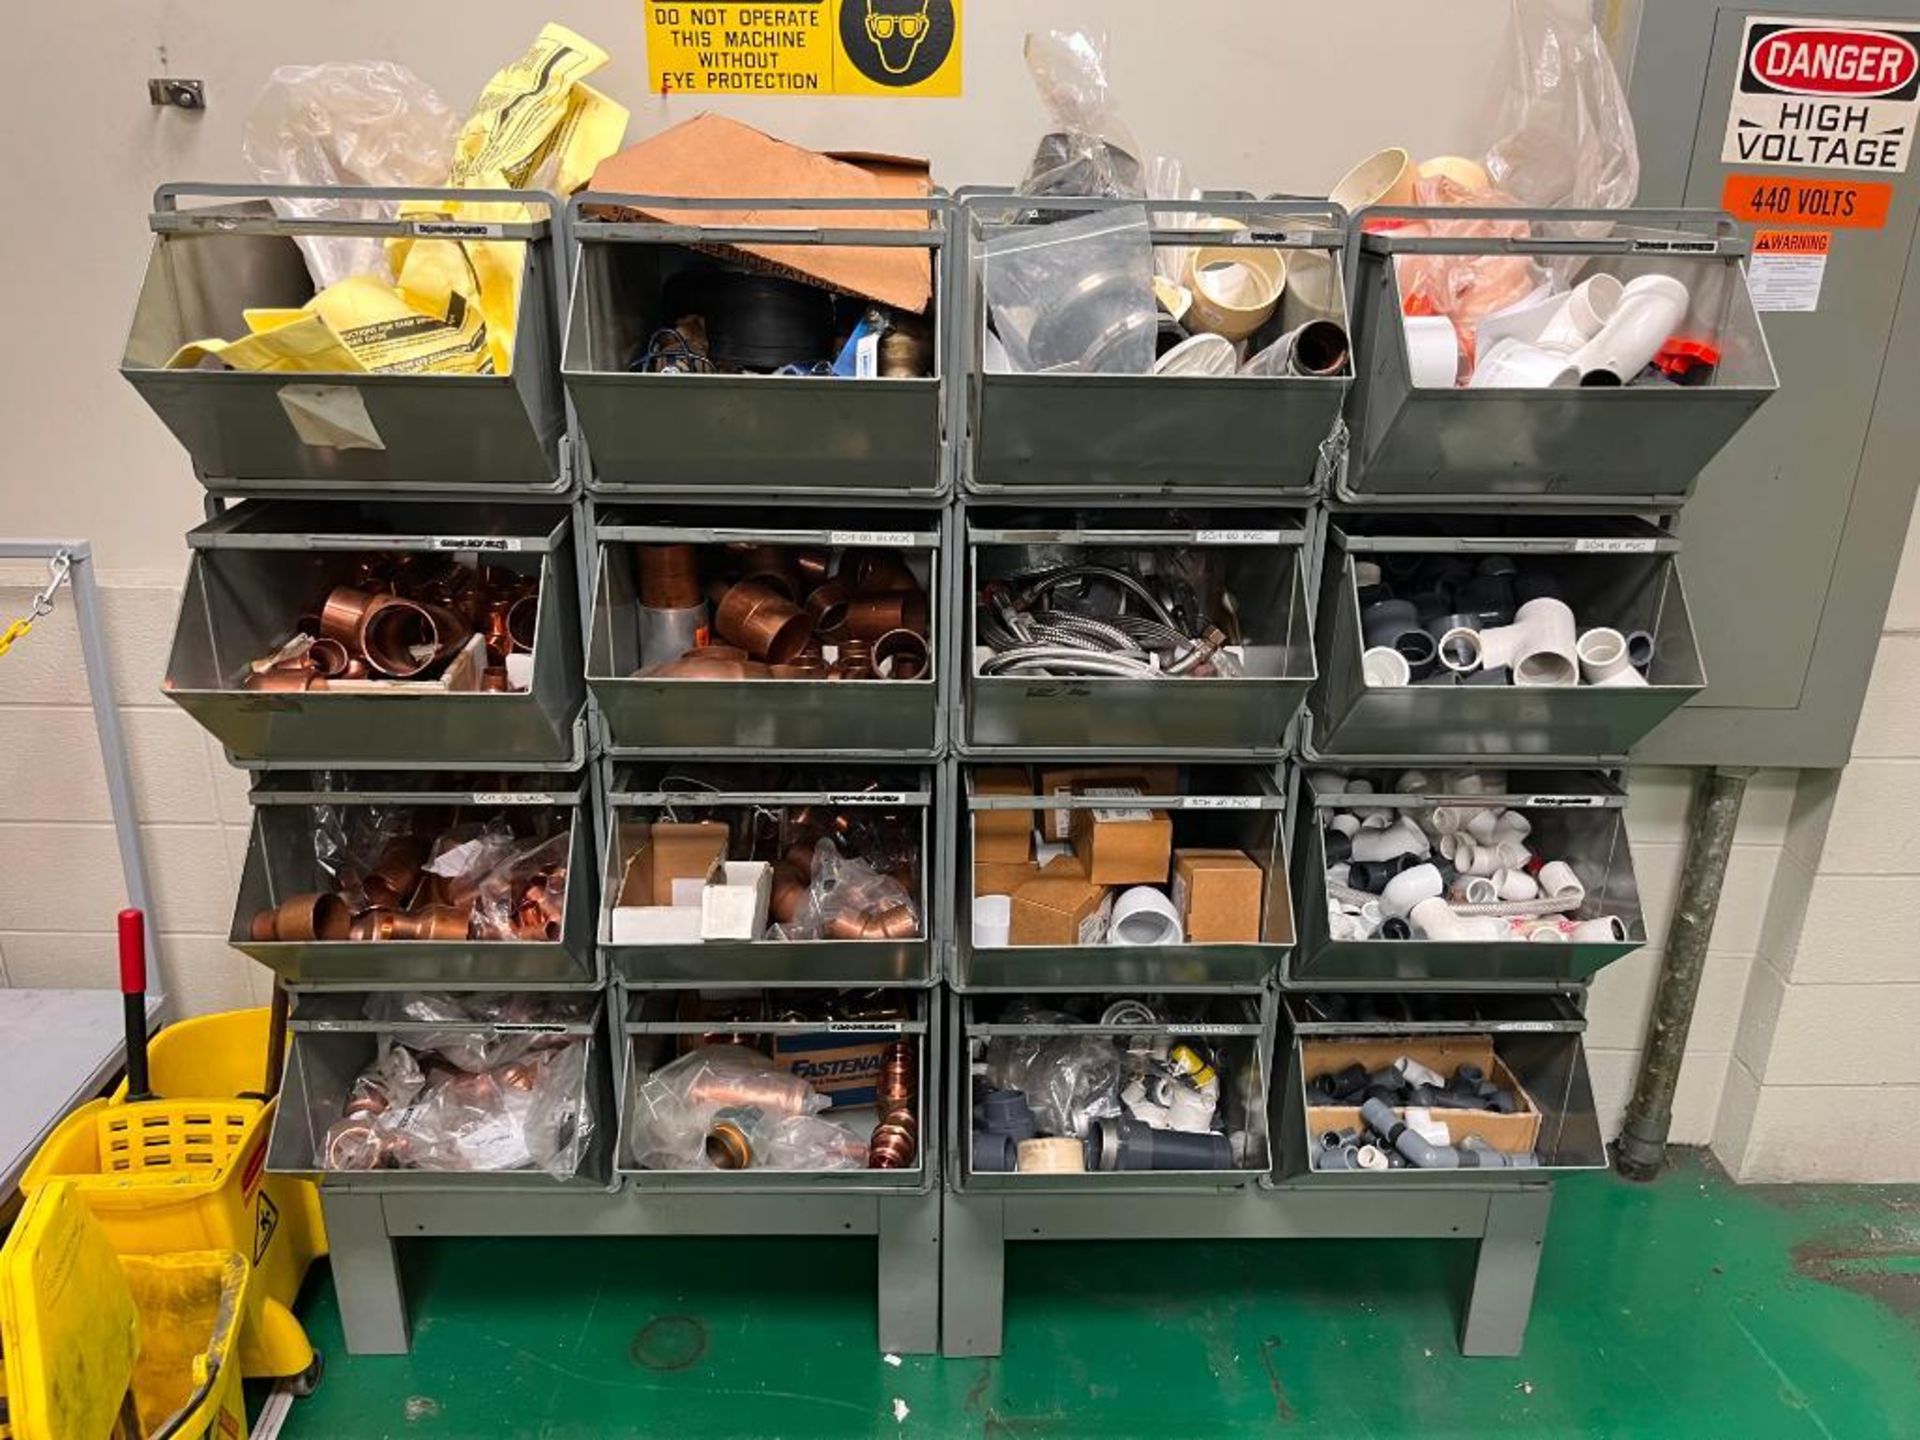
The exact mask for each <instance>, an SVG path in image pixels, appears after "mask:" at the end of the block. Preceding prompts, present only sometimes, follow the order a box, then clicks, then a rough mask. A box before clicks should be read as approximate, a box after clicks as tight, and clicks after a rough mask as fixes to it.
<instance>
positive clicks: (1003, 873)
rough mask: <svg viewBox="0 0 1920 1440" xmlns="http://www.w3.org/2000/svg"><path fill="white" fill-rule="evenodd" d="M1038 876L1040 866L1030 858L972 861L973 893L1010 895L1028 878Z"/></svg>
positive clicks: (1034, 878)
mask: <svg viewBox="0 0 1920 1440" xmlns="http://www.w3.org/2000/svg"><path fill="white" fill-rule="evenodd" d="M1039 878H1040V867H1039V866H1038V865H1037V864H1035V863H1034V862H1033V861H1031V860H976V861H974V862H973V893H974V894H975V895H1011V894H1013V892H1014V891H1016V890H1018V889H1019V888H1020V887H1021V886H1022V885H1024V884H1026V883H1027V882H1028V881H1029V880H1037V879H1039Z"/></svg>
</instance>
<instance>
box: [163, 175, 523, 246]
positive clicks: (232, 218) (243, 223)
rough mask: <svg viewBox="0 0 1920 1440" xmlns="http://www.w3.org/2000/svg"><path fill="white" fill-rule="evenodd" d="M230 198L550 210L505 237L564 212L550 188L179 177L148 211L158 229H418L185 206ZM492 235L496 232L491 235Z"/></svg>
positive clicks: (504, 227)
mask: <svg viewBox="0 0 1920 1440" xmlns="http://www.w3.org/2000/svg"><path fill="white" fill-rule="evenodd" d="M191 196H197V197H202V198H208V199H214V198H224V199H229V200H273V199H281V200H371V201H390V202H394V203H400V202H405V201H449V202H463V201H467V202H477V203H480V204H494V205H502V204H515V205H538V206H542V207H544V208H545V210H546V212H547V213H546V216H545V217H544V218H542V219H539V220H530V221H502V222H499V223H500V225H501V237H500V238H502V239H533V238H536V237H539V236H543V235H545V234H546V233H547V231H548V228H549V227H550V225H551V224H552V220H553V217H554V216H556V215H558V214H560V213H561V204H560V200H559V197H558V196H556V195H553V194H552V193H550V192H549V191H545V190H459V189H453V188H448V187H434V186H420V185H247V184H239V183H236V184H231V185H221V184H213V183H209V182H202V181H175V182H170V183H168V184H165V185H162V186H160V187H159V188H158V189H156V190H155V191H154V192H153V213H152V214H151V215H150V216H149V217H148V219H149V221H150V223H151V225H152V227H153V230H154V232H155V233H156V234H165V233H169V232H177V231H181V230H200V229H212V230H221V231H227V232H234V233H240V234H266V235H372V236H382V235H412V234H414V233H415V230H414V228H413V227H414V223H415V222H413V221H411V220H401V219H392V220H319V219H301V218H299V217H297V216H288V217H283V216H280V215H271V216H267V215H261V216H240V215H205V214H202V215H195V214H193V213H191V212H188V211H183V210H181V208H180V206H179V203H178V202H179V201H180V199H181V198H182V197H191ZM489 238H491V237H489Z"/></svg>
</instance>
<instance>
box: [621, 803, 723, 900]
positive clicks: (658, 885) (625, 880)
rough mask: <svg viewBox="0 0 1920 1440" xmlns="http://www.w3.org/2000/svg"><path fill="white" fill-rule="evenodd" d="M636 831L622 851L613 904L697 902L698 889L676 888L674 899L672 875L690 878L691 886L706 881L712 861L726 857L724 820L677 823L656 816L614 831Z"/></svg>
mask: <svg viewBox="0 0 1920 1440" xmlns="http://www.w3.org/2000/svg"><path fill="white" fill-rule="evenodd" d="M635 830H637V831H639V839H638V841H637V843H636V844H635V846H634V850H633V852H632V854H630V855H629V856H628V857H627V865H626V869H625V870H623V871H622V872H621V875H620V894H619V896H618V898H617V899H616V900H615V902H614V903H615V904H616V905H674V904H681V905H688V904H691V905H698V904H699V903H700V899H699V896H698V895H692V894H689V893H688V892H687V889H686V888H685V887H683V888H682V891H681V895H680V897H679V898H678V899H676V898H675V895H674V881H676V880H690V881H693V882H694V884H695V885H697V886H704V885H705V884H706V883H707V876H708V875H709V874H711V873H712V871H713V867H714V866H715V865H717V864H719V863H720V861H721V860H723V859H725V858H726V854H727V842H728V839H729V835H730V832H729V831H728V829H727V825H726V822H725V821H721V820H702V821H700V822H698V823H682V822H677V821H669V820H661V821H656V822H655V823H653V824H652V825H639V826H622V827H621V830H620V837H621V839H622V841H625V840H627V839H628V838H629V837H630V836H631V835H632V834H633V832H634V831H635Z"/></svg>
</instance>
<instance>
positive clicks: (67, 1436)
mask: <svg viewBox="0 0 1920 1440" xmlns="http://www.w3.org/2000/svg"><path fill="white" fill-rule="evenodd" d="M248 1277H249V1267H248V1265H247V1260H246V1257H245V1256H244V1255H240V1254H237V1253H236V1252H234V1251H231V1250H207V1251H192V1252H183V1253H178V1254H172V1255H115V1254H114V1251H113V1247H112V1245H111V1244H110V1243H109V1242H108V1240H107V1237H106V1235H105V1234H104V1233H103V1231H102V1229H101V1227H100V1225H99V1224H98V1223H96V1222H95V1220H94V1219H93V1216H92V1214H91V1212H90V1209H89V1206H88V1204H87V1202H86V1201H85V1200H84V1199H82V1197H81V1195H80V1193H79V1189H78V1187H77V1186H75V1185H73V1184H71V1183H68V1182H64V1181H55V1182H53V1183H51V1184H48V1185H44V1186H42V1187H41V1188H40V1190H39V1191H37V1192H36V1193H35V1194H34V1195H33V1196H31V1197H30V1198H29V1199H28V1201H27V1204H26V1207H25V1208H24V1209H23V1210H22V1211H21V1213H20V1218H19V1220H18V1222H17V1223H16V1224H15V1225H14V1229H13V1233H12V1235H10V1236H9V1237H8V1239H7V1243H6V1247H5V1248H4V1249H0V1353H4V1355H5V1373H6V1396H7V1402H8V1419H9V1424H10V1426H11V1434H12V1440H76V1437H82V1436H88V1437H91V1436H108V1435H113V1436H116V1437H117V1436H127V1437H130V1440H131V1437H133V1436H138V1437H140V1440H193V1437H197V1436H213V1437H219V1440H242V1437H244V1436H245V1435H246V1433H247V1415H246V1408H245V1403H244V1401H243V1399H242V1396H241V1387H240V1366H239V1364H238V1363H237V1357H236V1355H235V1344H236V1341H237V1339H238V1335H239V1331H240V1322H241V1319H242V1317H243V1315H244V1314H245V1310H246V1297H247V1291H248V1289H249V1285H248Z"/></svg>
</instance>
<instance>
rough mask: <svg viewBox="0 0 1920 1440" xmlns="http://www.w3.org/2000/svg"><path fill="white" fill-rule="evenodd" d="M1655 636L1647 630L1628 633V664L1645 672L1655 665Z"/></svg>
mask: <svg viewBox="0 0 1920 1440" xmlns="http://www.w3.org/2000/svg"><path fill="white" fill-rule="evenodd" d="M1653 650H1654V646H1653V635H1652V633H1651V632H1649V631H1646V630H1629V631H1627V663H1628V664H1629V665H1631V666H1633V668H1634V669H1636V670H1644V669H1646V668H1647V667H1648V666H1649V665H1651V664H1652V663H1653Z"/></svg>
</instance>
